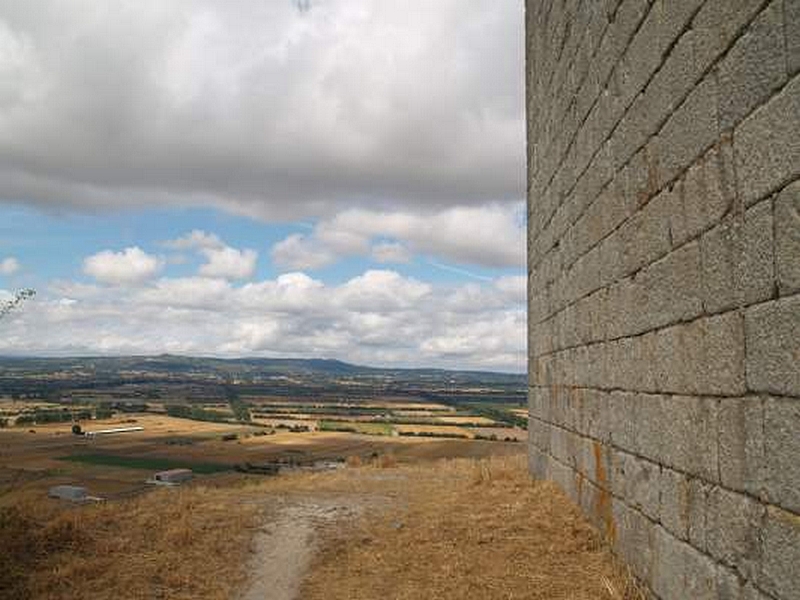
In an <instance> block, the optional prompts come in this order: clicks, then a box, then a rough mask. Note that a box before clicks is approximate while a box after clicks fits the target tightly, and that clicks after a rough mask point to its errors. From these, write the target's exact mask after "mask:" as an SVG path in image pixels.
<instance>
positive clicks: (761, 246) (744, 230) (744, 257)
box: [700, 200, 774, 313]
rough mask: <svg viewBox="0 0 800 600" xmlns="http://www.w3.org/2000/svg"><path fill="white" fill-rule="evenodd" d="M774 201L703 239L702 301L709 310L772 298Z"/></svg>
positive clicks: (733, 219)
mask: <svg viewBox="0 0 800 600" xmlns="http://www.w3.org/2000/svg"><path fill="white" fill-rule="evenodd" d="M772 225H773V223H772V202H771V201H770V200H765V201H763V202H761V203H759V204H757V205H756V206H753V207H752V208H750V209H749V210H748V211H747V212H746V213H745V214H744V218H736V217H731V218H729V219H727V220H726V221H725V222H723V223H722V224H721V225H719V226H718V227H715V228H714V229H712V230H711V231H709V232H708V233H706V234H705V235H703V237H702V238H701V240H700V246H701V254H702V263H703V304H704V306H705V310H706V311H707V312H709V313H715V312H720V311H723V310H729V309H731V308H736V307H739V306H747V305H750V304H753V303H756V302H761V301H764V300H767V299H769V298H770V297H771V296H772V292H773V288H774V266H773V265H774V260H773V226H772Z"/></svg>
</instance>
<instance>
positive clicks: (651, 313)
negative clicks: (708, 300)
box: [625, 242, 703, 335]
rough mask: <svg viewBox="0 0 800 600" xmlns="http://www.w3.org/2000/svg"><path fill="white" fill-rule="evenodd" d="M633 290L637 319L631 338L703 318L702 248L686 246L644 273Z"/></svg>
mask: <svg viewBox="0 0 800 600" xmlns="http://www.w3.org/2000/svg"><path fill="white" fill-rule="evenodd" d="M632 287H633V289H632V290H631V293H632V296H631V302H632V303H631V304H630V305H629V306H628V310H629V312H630V313H632V314H634V315H635V316H636V319H635V321H634V323H633V324H632V327H631V329H630V330H628V331H626V332H625V333H626V334H627V335H633V334H637V333H641V332H642V331H649V330H652V329H656V328H658V327H663V326H665V325H670V324H672V323H678V322H680V321H687V320H690V319H693V318H694V317H697V316H699V315H700V314H701V313H702V311H703V303H702V284H701V277H700V247H699V245H698V244H697V243H696V242H692V243H689V244H686V245H685V246H683V247H682V248H679V249H678V250H675V251H673V252H671V253H670V254H668V255H667V256H665V257H664V258H662V259H660V260H658V261H656V262H654V263H652V264H651V265H649V266H648V267H646V268H645V269H642V270H641V271H640V272H639V273H638V274H637V275H636V276H635V277H634V278H633V281H632Z"/></svg>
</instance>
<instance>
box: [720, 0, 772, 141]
mask: <svg viewBox="0 0 800 600" xmlns="http://www.w3.org/2000/svg"><path fill="white" fill-rule="evenodd" d="M718 73H719V119H720V126H721V127H722V129H729V128H731V127H733V126H734V125H735V124H736V123H738V122H739V121H741V119H742V118H744V117H745V116H746V115H747V114H748V113H750V112H751V111H752V110H753V109H754V108H755V107H756V106H758V105H759V104H761V103H762V102H763V101H764V100H766V99H767V98H769V97H770V95H771V94H772V93H773V92H774V91H775V90H776V89H777V88H779V87H780V86H781V85H782V84H783V82H784V81H786V62H785V58H784V40H783V0H773V2H772V3H771V4H770V5H769V6H768V7H767V8H766V9H765V10H764V11H763V12H762V13H761V14H759V16H758V17H757V18H756V19H755V21H753V23H752V24H751V25H750V27H749V28H748V29H747V31H745V33H744V35H742V37H740V38H739V39H738V40H737V42H736V44H735V45H734V46H733V48H731V50H730V51H729V52H728V54H727V55H726V56H725V58H724V60H723V61H722V62H721V63H720V65H719V68H718Z"/></svg>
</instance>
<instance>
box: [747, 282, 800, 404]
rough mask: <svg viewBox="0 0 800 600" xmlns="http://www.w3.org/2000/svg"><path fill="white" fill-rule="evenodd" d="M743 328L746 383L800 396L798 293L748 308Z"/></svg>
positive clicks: (755, 388) (799, 314)
mask: <svg viewBox="0 0 800 600" xmlns="http://www.w3.org/2000/svg"><path fill="white" fill-rule="evenodd" d="M745 330H746V337H747V385H748V387H749V388H750V389H751V390H753V391H756V392H768V393H774V394H781V395H785V396H800V368H798V365H799V364H800V296H790V297H788V298H783V299H780V300H776V301H773V302H768V303H765V304H761V305H758V306H754V307H751V308H749V309H748V310H747V311H746V314H745Z"/></svg>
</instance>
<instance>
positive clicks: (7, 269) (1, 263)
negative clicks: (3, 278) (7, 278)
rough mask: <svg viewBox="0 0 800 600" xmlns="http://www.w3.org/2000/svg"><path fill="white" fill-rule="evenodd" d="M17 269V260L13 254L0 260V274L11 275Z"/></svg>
mask: <svg viewBox="0 0 800 600" xmlns="http://www.w3.org/2000/svg"><path fill="white" fill-rule="evenodd" d="M17 271H19V261H18V260H17V259H16V258H14V257H13V256H9V257H7V258H4V259H2V260H0V275H13V274H14V273H16V272H17Z"/></svg>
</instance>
